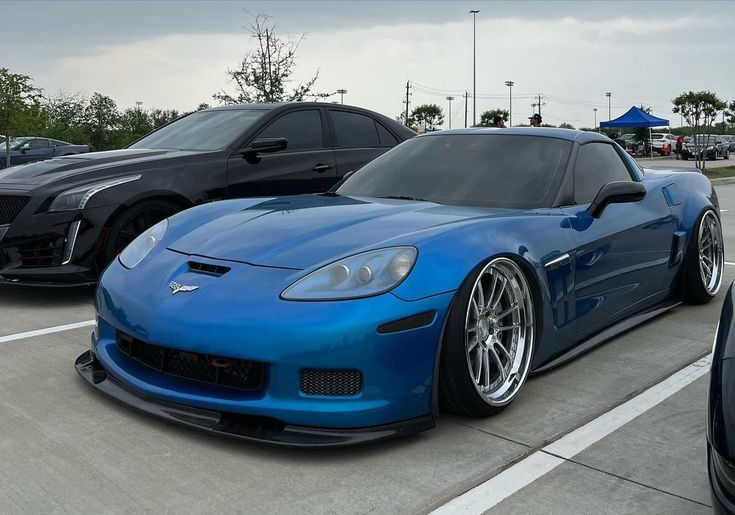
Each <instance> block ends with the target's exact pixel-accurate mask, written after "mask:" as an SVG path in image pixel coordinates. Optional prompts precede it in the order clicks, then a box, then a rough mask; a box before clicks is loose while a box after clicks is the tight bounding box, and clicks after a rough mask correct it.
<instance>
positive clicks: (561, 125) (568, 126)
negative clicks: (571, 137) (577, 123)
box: [559, 122, 574, 129]
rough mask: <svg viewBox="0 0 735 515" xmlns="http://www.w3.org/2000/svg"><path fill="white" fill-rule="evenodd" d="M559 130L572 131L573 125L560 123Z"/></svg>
mask: <svg viewBox="0 0 735 515" xmlns="http://www.w3.org/2000/svg"><path fill="white" fill-rule="evenodd" d="M559 128H560V129H574V125H572V124H571V123H566V122H561V123H560V124H559Z"/></svg>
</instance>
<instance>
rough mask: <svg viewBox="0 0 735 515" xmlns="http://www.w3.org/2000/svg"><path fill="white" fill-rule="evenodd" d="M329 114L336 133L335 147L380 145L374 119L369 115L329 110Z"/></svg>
mask: <svg viewBox="0 0 735 515" xmlns="http://www.w3.org/2000/svg"><path fill="white" fill-rule="evenodd" d="M330 114H331V115H332V121H333V122H334V130H335V132H336V133H337V144H336V146H337V147H341V148H345V147H378V146H380V140H379V138H378V129H377V128H376V126H375V120H373V119H372V118H370V117H369V116H365V115H362V114H357V113H348V112H346V111H330Z"/></svg>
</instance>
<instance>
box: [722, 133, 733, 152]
mask: <svg viewBox="0 0 735 515" xmlns="http://www.w3.org/2000/svg"><path fill="white" fill-rule="evenodd" d="M722 139H724V140H725V141H727V142H728V143H730V152H735V136H732V135H727V134H725V135H723V136H722Z"/></svg>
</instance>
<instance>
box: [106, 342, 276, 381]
mask: <svg viewBox="0 0 735 515" xmlns="http://www.w3.org/2000/svg"><path fill="white" fill-rule="evenodd" d="M117 348H118V350H119V351H120V352H122V353H123V354H125V355H126V356H128V357H130V358H131V359H133V360H135V361H137V362H139V363H142V364H143V365H145V366H147V367H150V368H152V369H154V370H157V371H158V372H161V373H163V374H168V375H172V376H176V377H181V378H183V379H189V380H191V381H198V382H201V383H209V384H215V385H219V386H226V387H228V388H235V389H238V390H245V391H249V392H253V391H257V390H260V389H261V388H262V387H263V384H264V381H265V368H266V365H265V364H264V363H259V362H257V361H248V360H244V359H233V358H225V357H222V356H213V355H211V354H200V353H198V352H187V351H181V350H177V349H172V348H170V347H162V346H160V345H152V344H150V343H145V342H142V341H140V340H138V339H136V338H133V337H132V336H129V335H127V334H125V333H121V332H118V333H117Z"/></svg>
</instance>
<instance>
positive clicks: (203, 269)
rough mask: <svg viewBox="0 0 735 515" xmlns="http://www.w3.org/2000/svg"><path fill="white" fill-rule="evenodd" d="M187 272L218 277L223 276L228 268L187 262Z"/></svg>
mask: <svg viewBox="0 0 735 515" xmlns="http://www.w3.org/2000/svg"><path fill="white" fill-rule="evenodd" d="M189 270H191V271H192V272H199V273H201V274H210V275H216V276H218V277H219V276H220V275H225V274H226V273H227V272H229V271H230V268H229V267H226V266H222V265H210V264H207V263H199V262H197V261H189Z"/></svg>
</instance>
